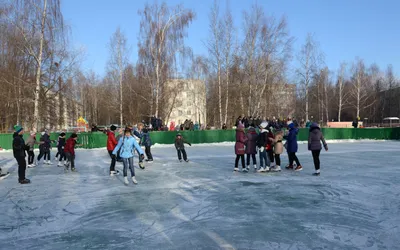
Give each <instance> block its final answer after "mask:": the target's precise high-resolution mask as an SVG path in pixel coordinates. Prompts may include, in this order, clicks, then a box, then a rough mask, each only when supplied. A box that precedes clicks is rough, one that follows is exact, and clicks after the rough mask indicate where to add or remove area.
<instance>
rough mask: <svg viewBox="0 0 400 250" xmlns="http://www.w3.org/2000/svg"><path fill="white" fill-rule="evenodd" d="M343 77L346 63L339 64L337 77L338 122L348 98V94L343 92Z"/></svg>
mask: <svg viewBox="0 0 400 250" xmlns="http://www.w3.org/2000/svg"><path fill="white" fill-rule="evenodd" d="M345 76H346V63H341V64H340V69H339V72H338V77H337V95H338V99H339V103H338V118H337V119H338V121H339V122H340V121H341V117H342V110H343V108H344V106H345V105H347V103H348V96H349V92H347V91H345V86H344V83H345Z"/></svg>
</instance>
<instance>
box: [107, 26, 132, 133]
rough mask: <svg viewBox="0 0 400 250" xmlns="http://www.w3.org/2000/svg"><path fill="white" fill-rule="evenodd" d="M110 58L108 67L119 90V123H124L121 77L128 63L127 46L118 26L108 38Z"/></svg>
mask: <svg viewBox="0 0 400 250" xmlns="http://www.w3.org/2000/svg"><path fill="white" fill-rule="evenodd" d="M109 49H110V59H109V61H108V67H109V70H110V73H111V75H112V78H113V81H114V82H116V83H118V91H119V103H118V104H119V105H118V106H119V113H120V121H119V122H120V125H121V126H122V125H123V124H124V114H123V101H124V100H123V79H124V70H125V68H126V67H127V65H128V55H129V50H128V48H127V39H126V36H125V35H124V34H123V33H122V32H121V29H120V28H119V27H118V28H117V30H116V31H115V32H114V34H113V35H112V37H111V39H110V43H109Z"/></svg>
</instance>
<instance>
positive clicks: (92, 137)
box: [0, 128, 400, 149]
mask: <svg viewBox="0 0 400 250" xmlns="http://www.w3.org/2000/svg"><path fill="white" fill-rule="evenodd" d="M322 132H323V134H324V136H325V138H326V139H327V140H347V139H354V140H360V139H372V140H400V128H358V129H354V128H322ZM180 133H181V134H182V135H183V136H184V137H185V138H186V139H187V140H188V141H189V142H191V143H193V144H198V143H213V142H233V141H235V131H234V130H203V131H180ZM176 134H177V132H175V131H169V132H151V133H150V137H151V140H152V142H153V144H155V143H158V144H173V143H174V139H175V136H176ZM28 136H29V135H28V134H26V135H24V138H25V139H26V138H27V137H28ZM69 136H70V133H67V138H68V137H69ZM39 138H40V135H38V137H37V140H39ZM57 138H58V134H57V133H52V134H51V135H50V139H52V140H54V141H57ZM307 139H308V129H300V131H299V135H298V140H299V141H306V140H307ZM78 143H79V144H82V147H83V148H102V147H105V146H106V143H107V136H106V135H105V134H103V133H81V134H79V135H78ZM11 144H12V134H0V147H1V148H3V149H11V148H12V145H11ZM55 146H56V143H55V142H54V143H53V147H55Z"/></svg>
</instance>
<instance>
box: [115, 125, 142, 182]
mask: <svg viewBox="0 0 400 250" xmlns="http://www.w3.org/2000/svg"><path fill="white" fill-rule="evenodd" d="M119 149H121V151H120V156H121V159H122V162H123V164H124V171H123V173H124V183H125V185H128V184H129V181H128V168H129V170H130V171H131V177H132V182H133V183H134V184H137V181H136V178H135V167H134V166H133V152H134V150H135V149H136V150H137V151H138V152H139V157H140V158H141V159H143V158H144V155H143V150H142V149H141V148H140V146H139V144H138V143H137V141H136V139H135V138H133V136H132V130H131V129H129V128H126V129H125V136H124V137H122V138H121V139H120V140H119V141H118V144H117V146H116V147H115V149H114V151H113V153H112V154H113V157H114V158H115V157H116V155H117V152H118V150H119Z"/></svg>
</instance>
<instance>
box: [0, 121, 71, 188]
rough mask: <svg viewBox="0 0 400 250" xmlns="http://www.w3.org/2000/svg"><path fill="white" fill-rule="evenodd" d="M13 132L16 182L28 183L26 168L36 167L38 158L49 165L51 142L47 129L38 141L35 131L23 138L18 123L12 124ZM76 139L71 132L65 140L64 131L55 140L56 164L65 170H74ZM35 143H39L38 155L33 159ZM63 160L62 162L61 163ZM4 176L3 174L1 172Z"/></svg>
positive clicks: (22, 129)
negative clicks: (16, 170)
mask: <svg viewBox="0 0 400 250" xmlns="http://www.w3.org/2000/svg"><path fill="white" fill-rule="evenodd" d="M14 130H15V132H14V134H13V143H12V147H13V155H14V158H15V159H16V161H17V163H18V182H19V183H21V184H28V183H30V180H29V179H27V178H26V176H25V174H26V168H27V167H28V168H33V167H36V166H37V165H38V164H39V163H40V160H41V159H43V163H44V164H47V165H51V164H52V163H51V161H50V158H51V143H52V142H53V141H52V140H50V135H49V133H48V131H47V130H45V131H43V132H42V133H41V137H40V141H37V140H36V132H31V133H30V135H29V138H28V139H27V140H26V142H25V140H24V138H23V135H24V133H25V131H24V128H22V127H21V126H19V125H15V126H14ZM77 139H78V136H77V134H75V133H73V134H71V136H70V138H69V139H68V140H65V133H61V134H60V136H59V138H58V142H57V149H58V152H57V155H56V157H57V156H59V164H58V166H65V168H66V170H68V169H69V168H71V170H72V171H75V161H74V160H75V145H76V141H77ZM35 145H39V155H38V157H37V160H36V161H35V153H34V148H35ZM27 155H28V165H27V164H26V156H27ZM62 160H64V163H62ZM3 176H4V174H3Z"/></svg>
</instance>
